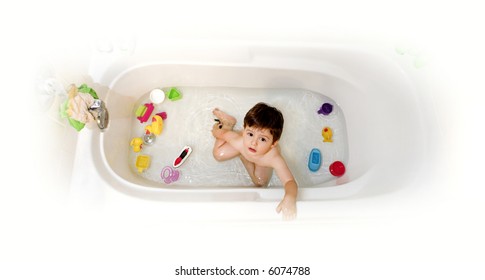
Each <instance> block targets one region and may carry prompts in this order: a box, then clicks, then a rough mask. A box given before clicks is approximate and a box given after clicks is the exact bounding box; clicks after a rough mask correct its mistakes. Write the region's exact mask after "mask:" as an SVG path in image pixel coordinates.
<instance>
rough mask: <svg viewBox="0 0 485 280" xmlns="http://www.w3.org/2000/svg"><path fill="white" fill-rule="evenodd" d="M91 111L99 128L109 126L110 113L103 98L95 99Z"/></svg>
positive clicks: (102, 129)
mask: <svg viewBox="0 0 485 280" xmlns="http://www.w3.org/2000/svg"><path fill="white" fill-rule="evenodd" d="M89 112H90V113H91V115H92V116H93V117H94V119H95V120H96V123H97V124H98V127H99V129H101V131H104V130H105V129H106V128H107V127H108V123H109V114H108V109H106V105H105V103H104V102H103V100H101V99H95V100H94V102H93V104H92V105H91V106H90V107H89Z"/></svg>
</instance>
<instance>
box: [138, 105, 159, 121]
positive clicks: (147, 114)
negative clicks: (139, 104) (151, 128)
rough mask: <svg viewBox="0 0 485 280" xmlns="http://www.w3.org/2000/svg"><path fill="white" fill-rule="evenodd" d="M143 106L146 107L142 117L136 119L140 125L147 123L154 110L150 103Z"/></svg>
mask: <svg viewBox="0 0 485 280" xmlns="http://www.w3.org/2000/svg"><path fill="white" fill-rule="evenodd" d="M144 106H145V107H146V110H145V112H144V113H143V115H141V116H139V117H136V118H137V119H138V120H139V121H140V123H144V122H146V121H148V119H150V115H151V114H152V112H153V109H154V108H155V107H154V106H153V104H152V103H145V105H144Z"/></svg>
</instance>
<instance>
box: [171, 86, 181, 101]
mask: <svg viewBox="0 0 485 280" xmlns="http://www.w3.org/2000/svg"><path fill="white" fill-rule="evenodd" d="M168 99H170V100H171V101H177V100H179V99H182V94H181V93H180V92H179V91H178V90H177V89H176V88H171V89H170V91H169V92H168Z"/></svg>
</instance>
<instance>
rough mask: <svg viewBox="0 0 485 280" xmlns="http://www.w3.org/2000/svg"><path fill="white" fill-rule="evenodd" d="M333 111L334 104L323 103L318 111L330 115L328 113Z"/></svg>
mask: <svg viewBox="0 0 485 280" xmlns="http://www.w3.org/2000/svg"><path fill="white" fill-rule="evenodd" d="M332 111H333V105H332V104H330V103H323V104H322V107H320V110H318V113H319V114H323V115H328V114H330V113H332Z"/></svg>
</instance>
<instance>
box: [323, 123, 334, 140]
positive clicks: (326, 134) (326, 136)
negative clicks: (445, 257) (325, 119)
mask: <svg viewBox="0 0 485 280" xmlns="http://www.w3.org/2000/svg"><path fill="white" fill-rule="evenodd" d="M322 136H323V142H333V140H332V136H333V132H332V129H330V127H328V126H326V127H324V128H323V129H322Z"/></svg>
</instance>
